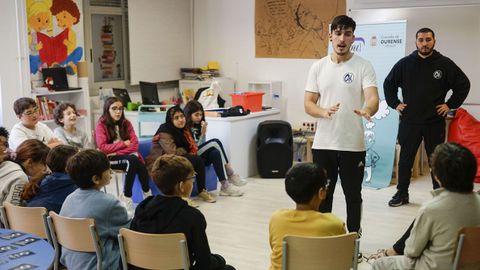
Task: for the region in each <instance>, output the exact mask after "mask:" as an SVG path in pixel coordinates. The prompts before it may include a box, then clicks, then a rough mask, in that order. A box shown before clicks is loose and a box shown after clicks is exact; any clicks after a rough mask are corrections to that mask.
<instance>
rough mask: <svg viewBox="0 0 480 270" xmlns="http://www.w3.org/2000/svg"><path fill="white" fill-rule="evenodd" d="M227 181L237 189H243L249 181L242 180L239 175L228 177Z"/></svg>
mask: <svg viewBox="0 0 480 270" xmlns="http://www.w3.org/2000/svg"><path fill="white" fill-rule="evenodd" d="M227 180H228V182H229V183H232V184H234V185H235V186H237V187H241V186H244V185H245V184H247V181H246V180H245V179H242V178H241V177H240V175H238V174H236V173H235V174H232V175H230V176H228V178H227Z"/></svg>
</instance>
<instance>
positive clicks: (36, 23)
mask: <svg viewBox="0 0 480 270" xmlns="http://www.w3.org/2000/svg"><path fill="white" fill-rule="evenodd" d="M51 6H52V1H51V0H45V1H35V0H27V21H28V47H29V48H30V73H33V74H36V73H37V71H38V70H39V67H41V65H42V62H41V61H40V53H39V51H40V50H41V49H42V48H43V43H42V42H41V41H39V40H38V33H42V32H44V31H46V32H47V36H51V35H52V33H53V25H52V13H51V12H50V7H51Z"/></svg>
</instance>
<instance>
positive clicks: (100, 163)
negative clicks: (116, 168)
mask: <svg viewBox="0 0 480 270" xmlns="http://www.w3.org/2000/svg"><path fill="white" fill-rule="evenodd" d="M109 169H110V161H109V160H108V158H107V156H106V155H105V154H104V153H103V152H100V151H98V150H94V149H87V150H83V151H81V152H78V153H77V154H75V155H74V156H73V157H71V158H70V159H69V160H68V162H67V172H68V174H69V175H70V178H72V181H73V182H74V183H75V184H76V185H77V186H78V187H79V188H82V189H87V188H91V187H93V186H94V185H95V183H93V181H92V178H93V176H97V177H102V174H103V172H105V171H106V170H109Z"/></svg>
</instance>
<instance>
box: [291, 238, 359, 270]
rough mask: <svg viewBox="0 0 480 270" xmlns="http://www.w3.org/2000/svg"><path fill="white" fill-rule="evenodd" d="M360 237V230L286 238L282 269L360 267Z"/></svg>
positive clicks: (314, 269)
mask: <svg viewBox="0 0 480 270" xmlns="http://www.w3.org/2000/svg"><path fill="white" fill-rule="evenodd" d="M359 247H360V240H359V239H358V237H357V233H348V234H342V235H337V236H327V237H305V236H290V235H287V236H285V237H284V238H283V248H282V250H283V251H282V269H283V270H287V269H295V270H321V269H335V270H345V269H351V268H353V270H356V269H357V264H358V258H357V256H358V249H359Z"/></svg>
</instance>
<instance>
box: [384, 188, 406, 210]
mask: <svg viewBox="0 0 480 270" xmlns="http://www.w3.org/2000/svg"><path fill="white" fill-rule="evenodd" d="M407 203H408V193H407V194H404V193H401V192H400V191H397V193H395V195H393V197H392V199H391V200H390V201H389V202H388V205H389V206H391V207H398V206H402V205H404V204H407Z"/></svg>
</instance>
